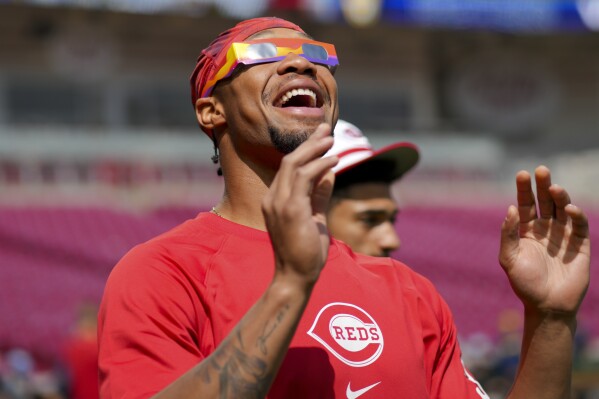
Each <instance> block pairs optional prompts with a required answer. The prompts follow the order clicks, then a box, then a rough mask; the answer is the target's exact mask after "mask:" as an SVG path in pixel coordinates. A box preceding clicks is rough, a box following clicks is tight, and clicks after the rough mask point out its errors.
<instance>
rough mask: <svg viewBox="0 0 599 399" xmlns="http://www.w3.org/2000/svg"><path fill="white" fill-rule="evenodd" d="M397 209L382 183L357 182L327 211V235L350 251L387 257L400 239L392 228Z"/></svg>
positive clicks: (398, 244) (387, 186)
mask: <svg viewBox="0 0 599 399" xmlns="http://www.w3.org/2000/svg"><path fill="white" fill-rule="evenodd" d="M397 213H398V209H397V205H396V204H395V201H394V200H393V199H392V198H391V194H390V188H389V185H388V184H386V183H360V184H355V185H353V186H350V187H348V188H347V189H345V195H344V196H343V198H335V199H334V201H333V202H332V204H331V208H330V210H329V212H328V214H327V221H328V227H329V230H330V232H331V235H332V236H333V237H335V238H336V239H338V240H341V241H343V242H345V243H346V244H347V245H349V246H350V247H351V248H352V250H353V251H354V252H357V253H362V254H366V255H371V256H389V255H390V253H391V252H392V251H394V250H396V249H398V248H399V246H400V244H401V242H400V240H399V237H398V235H397V232H396V231H395V219H396V217H397Z"/></svg>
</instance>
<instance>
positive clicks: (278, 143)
mask: <svg viewBox="0 0 599 399" xmlns="http://www.w3.org/2000/svg"><path fill="white" fill-rule="evenodd" d="M268 134H269V135H270V140H271V141H272V143H273V145H274V147H275V148H276V149H277V151H279V152H280V153H282V154H284V155H287V154H289V153H290V152H292V151H293V150H295V149H296V148H297V147H299V146H300V144H302V143H303V142H304V141H306V140H307V139H308V137H310V135H309V134H308V133H307V132H297V131H281V130H280V129H277V128H276V127H274V126H269V127H268Z"/></svg>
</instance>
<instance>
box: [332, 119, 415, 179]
mask: <svg viewBox="0 0 599 399" xmlns="http://www.w3.org/2000/svg"><path fill="white" fill-rule="evenodd" d="M334 136H335V141H334V143H333V147H332V148H331V149H330V150H329V151H328V152H327V153H326V154H325V156H327V155H336V156H338V157H339V163H338V164H337V165H336V166H335V167H334V168H333V172H335V175H337V176H339V175H341V174H343V175H344V176H345V175H346V172H349V171H351V170H352V169H354V168H355V167H356V166H358V165H364V168H368V163H371V162H373V161H382V162H384V163H385V164H387V165H388V167H389V171H388V173H387V171H385V179H384V180H387V181H389V182H391V181H393V180H396V179H399V178H400V177H401V176H403V175H404V174H405V173H406V172H407V171H409V170H410V169H412V168H413V167H414V165H416V163H418V159H419V158H420V153H419V152H418V147H416V145H414V144H412V143H408V142H399V143H395V144H391V145H388V146H386V147H383V148H381V149H380V150H375V149H374V148H372V145H371V144H370V141H369V140H368V138H366V136H364V134H363V133H362V131H361V130H360V129H358V128H357V127H356V126H355V125H353V124H351V123H349V122H347V121H344V120H341V119H339V120H338V121H337V125H336V126H335V130H334ZM361 169H362V168H361ZM348 177H349V176H348Z"/></svg>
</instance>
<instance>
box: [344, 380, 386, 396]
mask: <svg viewBox="0 0 599 399" xmlns="http://www.w3.org/2000/svg"><path fill="white" fill-rule="evenodd" d="M380 383H381V382H380V381H379V382H376V383H374V384H372V385H369V386H367V387H366V388H362V389H358V390H357V391H352V390H351V387H350V385H351V381H350V382H349V383H348V384H347V389H346V390H345V396H347V399H356V398H358V397H360V396H362V395H364V394H365V393H366V392H368V391H370V390H371V389H372V388H374V387H376V386H377V385H378V384H380Z"/></svg>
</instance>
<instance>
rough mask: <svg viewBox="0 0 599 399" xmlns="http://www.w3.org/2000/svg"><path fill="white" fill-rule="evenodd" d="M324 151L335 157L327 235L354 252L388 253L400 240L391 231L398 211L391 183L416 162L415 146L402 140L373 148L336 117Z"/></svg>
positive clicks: (352, 126)
mask: <svg viewBox="0 0 599 399" xmlns="http://www.w3.org/2000/svg"><path fill="white" fill-rule="evenodd" d="M327 155H336V156H337V157H338V158H339V163H338V164H337V166H335V167H334V168H333V171H334V172H335V175H336V177H335V188H334V190H333V195H332V198H331V202H330V204H329V209H328V212H327V220H328V225H329V230H330V232H331V234H332V235H333V236H334V237H335V238H337V239H338V240H341V241H344V242H345V243H346V244H347V245H349V246H350V247H351V248H352V249H353V250H354V251H355V252H359V253H363V254H366V255H371V256H389V255H390V253H391V252H392V251H394V250H396V249H398V248H399V245H400V243H401V242H400V240H399V237H398V235H397V232H396V231H395V219H396V217H397V214H398V212H399V210H398V207H397V203H396V201H395V200H394V199H393V197H392V195H391V185H392V184H393V183H394V182H395V181H397V180H398V179H399V178H401V177H402V176H403V175H404V174H405V173H406V172H408V171H409V170H410V169H412V168H413V167H414V165H416V163H417V162H418V158H419V153H418V149H417V148H416V146H415V145H414V144H411V143H407V142H400V143H395V144H391V145H389V146H386V147H384V148H381V149H380V150H374V148H373V147H372V145H371V144H370V142H369V140H368V138H366V136H364V135H363V134H362V132H361V131H360V129H358V128H357V127H356V126H355V125H353V124H351V123H349V122H347V121H344V120H341V119H340V120H339V121H337V125H336V126H335V142H334V144H333V147H332V148H331V149H330V150H329V152H328V153H327Z"/></svg>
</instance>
